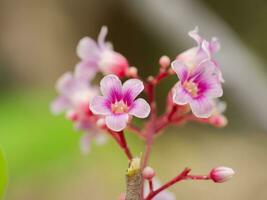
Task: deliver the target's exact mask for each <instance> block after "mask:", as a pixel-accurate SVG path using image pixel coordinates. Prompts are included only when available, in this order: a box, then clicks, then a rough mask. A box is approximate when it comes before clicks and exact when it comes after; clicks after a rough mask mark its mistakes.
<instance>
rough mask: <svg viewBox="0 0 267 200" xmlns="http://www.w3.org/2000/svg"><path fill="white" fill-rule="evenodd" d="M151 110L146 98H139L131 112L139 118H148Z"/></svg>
mask: <svg viewBox="0 0 267 200" xmlns="http://www.w3.org/2000/svg"><path fill="white" fill-rule="evenodd" d="M150 110H151V109H150V106H149V104H148V103H147V102H146V101H145V100H144V99H142V98H139V99H136V100H135V101H134V103H133V105H132V107H131V109H130V111H129V114H130V115H133V116H135V117H139V118H146V117H148V115H149V113H150Z"/></svg>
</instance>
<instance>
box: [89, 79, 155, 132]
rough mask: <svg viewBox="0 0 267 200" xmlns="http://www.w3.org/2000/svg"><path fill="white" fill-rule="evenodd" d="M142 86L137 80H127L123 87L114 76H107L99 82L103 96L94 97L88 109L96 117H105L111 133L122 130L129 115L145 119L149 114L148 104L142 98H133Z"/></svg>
mask: <svg viewBox="0 0 267 200" xmlns="http://www.w3.org/2000/svg"><path fill="white" fill-rule="evenodd" d="M143 89H144V85H143V83H142V81H140V80H138V79H129V80H127V81H126V82H125V83H124V84H123V85H122V83H121V81H120V79H119V78H118V77H117V76H115V75H107V76H105V77H104V78H103V79H102V80H101V82H100V90H101V92H102V94H103V96H96V97H94V98H93V100H92V101H91V104H90V109H91V110H92V112H93V113H94V114H96V115H103V116H105V122H106V125H107V127H108V128H110V129H111V130H113V131H121V130H123V129H124V128H125V127H126V125H127V122H128V120H129V115H133V116H135V117H139V118H146V117H147V116H148V115H149V113H150V106H149V104H148V103H147V102H146V101H145V100H144V99H142V98H138V99H136V100H135V98H136V97H137V96H138V95H139V94H140V93H141V92H142V91H143Z"/></svg>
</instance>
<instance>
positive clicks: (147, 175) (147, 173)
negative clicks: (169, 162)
mask: <svg viewBox="0 0 267 200" xmlns="http://www.w3.org/2000/svg"><path fill="white" fill-rule="evenodd" d="M155 175H156V172H155V170H154V169H153V168H152V167H145V169H144V170H143V177H144V179H147V180H151V179H152V178H153V177H154V176H155Z"/></svg>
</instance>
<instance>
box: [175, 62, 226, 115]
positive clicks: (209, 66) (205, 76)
mask: <svg viewBox="0 0 267 200" xmlns="http://www.w3.org/2000/svg"><path fill="white" fill-rule="evenodd" d="M172 68H173V70H174V71H175V72H176V74H177V75H178V78H179V82H178V83H177V84H176V85H175V86H174V88H175V91H174V96H173V101H174V102H175V103H176V104H178V105H185V104H189V105H190V107H191V110H192V112H193V114H194V115H195V116H197V117H199V118H208V117H210V116H211V114H212V111H213V99H214V98H217V97H221V96H222V94H223V90H222V87H221V83H220V82H219V81H218V76H217V70H216V66H215V65H214V63H213V62H211V61H209V60H206V61H203V62H201V63H200V64H199V65H198V66H196V67H195V68H193V69H189V68H188V67H187V66H186V65H185V64H184V63H182V62H181V61H178V60H175V61H174V62H173V63H172Z"/></svg>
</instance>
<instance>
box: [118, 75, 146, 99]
mask: <svg viewBox="0 0 267 200" xmlns="http://www.w3.org/2000/svg"><path fill="white" fill-rule="evenodd" d="M143 90H144V84H143V82H142V81H140V80H139V79H129V80H127V81H125V82H124V83H123V86H122V92H123V94H124V95H130V96H131V98H132V100H134V99H135V98H136V97H137V96H138V95H139V94H140V93H141V92H142V91H143Z"/></svg>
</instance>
